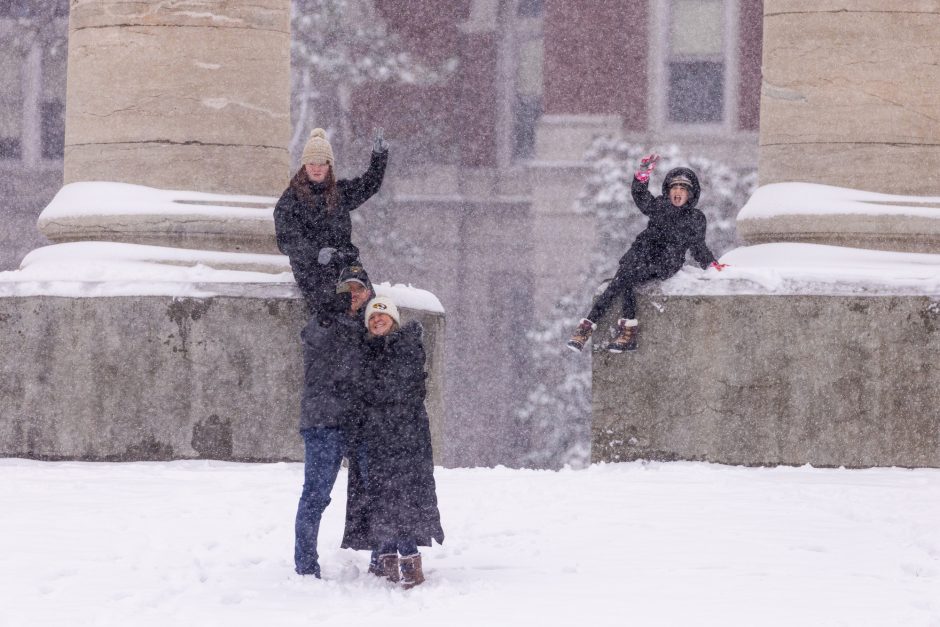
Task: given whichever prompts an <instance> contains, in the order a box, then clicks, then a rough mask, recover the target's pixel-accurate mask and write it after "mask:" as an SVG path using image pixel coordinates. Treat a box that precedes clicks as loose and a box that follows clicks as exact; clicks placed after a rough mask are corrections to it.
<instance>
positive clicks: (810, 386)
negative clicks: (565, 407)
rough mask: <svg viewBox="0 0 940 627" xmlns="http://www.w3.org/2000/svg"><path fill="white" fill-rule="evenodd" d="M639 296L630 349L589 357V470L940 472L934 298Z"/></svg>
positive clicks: (939, 298)
mask: <svg viewBox="0 0 940 627" xmlns="http://www.w3.org/2000/svg"><path fill="white" fill-rule="evenodd" d="M639 301H640V308H639V320H640V348H639V350H638V351H636V352H635V353H632V354H631V353H623V354H621V355H612V354H609V353H606V352H601V353H595V354H594V425H593V435H592V438H593V450H592V456H593V458H594V460H595V461H618V460H631V459H640V458H645V459H684V460H707V461H712V462H720V463H727V464H748V465H764V464H812V465H816V466H853V467H858V466H930V467H937V466H940V362H938V359H937V356H938V355H940V294H937V295H933V296H858V297H854V296H800V295H790V296H707V297H706V296H670V297H666V296H663V295H660V294H657V293H650V294H649V295H648V296H644V297H642V298H640V299H639ZM605 322H609V321H605Z"/></svg>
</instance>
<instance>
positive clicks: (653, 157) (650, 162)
mask: <svg viewBox="0 0 940 627" xmlns="http://www.w3.org/2000/svg"><path fill="white" fill-rule="evenodd" d="M657 161H659V155H657V154H655V153H653V154H649V155H646V156H645V157H643V158H642V159H640V169H639V170H637V171H636V174H634V175H633V176H634V178H636V180H638V181H639V182H641V183H649V182H650V174H652V173H653V170H654V169H655V168H656V162H657Z"/></svg>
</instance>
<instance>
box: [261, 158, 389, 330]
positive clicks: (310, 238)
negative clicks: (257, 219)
mask: <svg viewBox="0 0 940 627" xmlns="http://www.w3.org/2000/svg"><path fill="white" fill-rule="evenodd" d="M387 163H388V151H387V150H386V151H383V152H373V153H372V160H371V161H370V163H369V169H368V170H367V171H366V172H365V174H363V175H362V176H360V177H358V178H354V179H342V180H339V181H336V196H337V198H336V206H335V207H333V208H332V209H328V208H327V201H326V194H325V192H326V186H325V185H324V184H322V183H312V182H311V183H309V186H310V192H311V196H310V198H312V200H313V203H312V204H311V203H310V202H309V201H304V200H303V199H302V198H298V195H297V191H296V190H295V189H294V188H293V187H292V186H288V188H287V189H286V190H284V193H283V194H282V195H281V198H280V200H278V201H277V205H276V206H275V207H274V230H275V233H276V235H277V247H278V250H280V251H281V252H282V253H283V254H285V255H287V257H288V258H289V259H290V265H291V270H293V272H294V279H295V280H296V281H297V286H298V287H299V288H300V291H301V293H302V294H303V296H304V300H306V301H307V305H308V307H309V308H310V310H311V312H319V311H321V310H323V309H324V307H328V308H330V309H331V310H334V311H335V310H338V311H342V310H344V309H345V308H348V299H346V300H344V299H340V298H337V296H336V291H335V287H336V280H337V278H338V277H339V273H340V271H341V270H342V269H343V268H344V267H345V266H347V265H349V264H351V263H353V262H354V261H356V260H358V259H359V249H358V248H356V246H355V245H354V244H353V243H352V220H351V219H350V216H349V212H350V211H353V210H355V209H357V208H358V207H360V206H361V205H362V204H363V203H364V202H365V201H367V200H368V199H369V198H371V197H372V196H373V195H375V194H376V192H378V191H379V188H380V187H381V186H382V179H383V178H384V177H385V166H386V164H387ZM324 248H333V249H335V250H336V252H335V253H333V255H332V257H331V259H330V261H329V262H328V263H326V264H323V265H321V264H320V262H319V258H320V251H321V250H322V249H324ZM333 305H335V307H333Z"/></svg>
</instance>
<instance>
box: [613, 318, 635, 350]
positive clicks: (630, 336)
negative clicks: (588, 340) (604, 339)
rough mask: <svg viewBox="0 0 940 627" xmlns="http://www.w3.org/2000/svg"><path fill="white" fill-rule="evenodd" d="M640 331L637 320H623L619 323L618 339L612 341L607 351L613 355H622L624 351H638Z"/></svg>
mask: <svg viewBox="0 0 940 627" xmlns="http://www.w3.org/2000/svg"><path fill="white" fill-rule="evenodd" d="M638 330H639V322H637V320H636V319H632V320H627V319H626V318H621V319H620V320H618V321H617V337H615V338H614V339H612V340H611V341H610V344H608V345H607V350H609V351H610V352H611V353H622V352H623V351H635V350H636V336H637V331H638Z"/></svg>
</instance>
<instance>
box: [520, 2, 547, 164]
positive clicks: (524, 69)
mask: <svg viewBox="0 0 940 627" xmlns="http://www.w3.org/2000/svg"><path fill="white" fill-rule="evenodd" d="M520 7H521V5H520ZM516 37H517V38H518V48H517V54H518V57H517V59H516V76H515V91H516V93H515V99H514V100H513V107H512V124H513V129H512V158H513V159H531V158H532V157H534V156H535V128H536V125H537V124H538V121H539V118H540V117H542V83H543V79H542V58H543V48H544V44H543V39H542V36H541V30H540V29H536V30H534V31H531V32H530V31H526V30H525V29H524V27H523V28H520V29H518V30H517V31H516Z"/></svg>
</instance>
